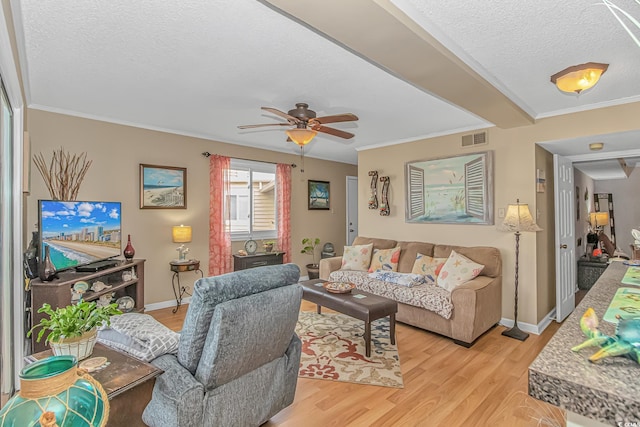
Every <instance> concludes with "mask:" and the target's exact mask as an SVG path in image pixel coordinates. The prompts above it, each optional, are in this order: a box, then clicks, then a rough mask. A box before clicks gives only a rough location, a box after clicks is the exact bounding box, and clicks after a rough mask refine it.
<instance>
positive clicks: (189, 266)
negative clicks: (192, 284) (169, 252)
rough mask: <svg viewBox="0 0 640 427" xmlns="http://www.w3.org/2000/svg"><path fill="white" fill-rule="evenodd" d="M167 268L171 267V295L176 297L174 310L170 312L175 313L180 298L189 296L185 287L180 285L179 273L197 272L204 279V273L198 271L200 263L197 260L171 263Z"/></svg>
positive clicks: (178, 306)
mask: <svg viewBox="0 0 640 427" xmlns="http://www.w3.org/2000/svg"><path fill="white" fill-rule="evenodd" d="M169 266H170V267H171V271H173V277H172V278H171V286H172V287H173V295H175V297H176V308H174V309H173V310H172V312H173V313H175V312H177V311H178V309H179V308H180V306H181V305H182V298H183V297H184V294H187V295H191V294H190V293H189V292H188V291H187V288H186V287H185V286H182V285H180V273H185V272H187V271H194V272H198V271H199V272H200V277H204V272H203V271H202V270H200V261H198V260H197V259H190V260H189V261H171V262H170V263H169Z"/></svg>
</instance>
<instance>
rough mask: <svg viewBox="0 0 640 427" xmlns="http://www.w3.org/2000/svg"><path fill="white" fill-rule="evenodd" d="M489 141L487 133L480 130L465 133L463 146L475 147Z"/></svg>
mask: <svg viewBox="0 0 640 427" xmlns="http://www.w3.org/2000/svg"><path fill="white" fill-rule="evenodd" d="M487 142H488V141H487V133H486V132H480V133H474V134H471V135H463V136H462V146H463V147H473V146H475V145H484V144H486V143H487Z"/></svg>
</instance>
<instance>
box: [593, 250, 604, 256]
mask: <svg viewBox="0 0 640 427" xmlns="http://www.w3.org/2000/svg"><path fill="white" fill-rule="evenodd" d="M592 255H593V256H601V255H602V249H598V248H596V249H594V250H593V254H592Z"/></svg>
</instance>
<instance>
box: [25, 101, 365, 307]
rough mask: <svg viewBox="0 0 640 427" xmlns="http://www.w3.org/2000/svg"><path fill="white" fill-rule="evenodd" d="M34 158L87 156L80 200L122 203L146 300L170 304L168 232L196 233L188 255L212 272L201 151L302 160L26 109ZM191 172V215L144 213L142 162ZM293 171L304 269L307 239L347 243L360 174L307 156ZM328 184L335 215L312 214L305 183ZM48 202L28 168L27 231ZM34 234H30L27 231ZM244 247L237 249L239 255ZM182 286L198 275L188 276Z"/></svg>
mask: <svg viewBox="0 0 640 427" xmlns="http://www.w3.org/2000/svg"><path fill="white" fill-rule="evenodd" d="M27 114H28V116H29V122H28V123H29V127H28V129H27V130H28V131H29V133H30V136H31V152H32V154H36V153H40V152H42V153H43V154H44V155H45V158H47V159H50V158H51V153H52V151H53V150H54V149H57V148H60V147H64V149H65V150H67V151H69V152H72V153H81V152H83V151H86V152H87V155H88V158H89V159H91V160H93V165H92V166H91V168H90V169H89V172H88V173H87V176H86V178H85V180H84V182H83V183H82V186H81V188H80V192H79V194H78V199H80V200H82V199H85V200H105V201H120V202H122V219H123V234H124V235H125V237H126V235H127V234H131V240H132V243H133V246H134V248H135V250H136V258H145V259H146V260H147V263H146V266H145V276H146V280H145V300H146V301H145V302H146V303H147V304H150V303H157V302H162V301H169V300H172V299H173V292H172V290H171V271H170V270H169V261H171V260H172V259H175V258H177V252H176V250H175V248H176V247H177V246H178V244H175V243H172V242H171V227H172V226H173V225H178V224H188V225H191V226H192V227H193V241H192V242H191V243H190V244H188V245H187V246H188V247H189V248H190V252H189V256H190V257H193V258H197V259H200V260H201V268H202V270H203V271H204V272H205V274H206V273H207V271H208V261H207V258H208V232H209V225H208V224H209V223H208V212H209V160H208V159H207V158H205V157H203V156H202V155H201V153H202V152H204V151H209V152H211V153H217V154H223V155H226V156H231V157H239V158H247V159H252V160H261V161H268V162H280V163H297V164H300V157H299V156H296V155H293V154H283V153H278V152H274V151H267V150H259V149H256V148H251V147H243V146H237V145H230V144H224V143H220V142H215V141H209V140H205V139H198V138H190V137H185V136H180V135H174V134H169V133H164V132H156V131H150V130H145V129H138V128H134V127H129V126H121V125H116V124H111V123H105V122H100V121H95V120H89V119H83V118H78V117H72V116H67V115H62V114H55V113H49V112H44V111H39V110H28V113H27ZM140 163H145V164H152V165H165V166H176V167H186V168H187V209H139V206H140V202H139V164H140ZM304 163H305V164H304V166H305V172H304V173H301V172H300V167H298V168H295V169H293V173H292V201H291V230H292V233H291V234H292V238H291V243H292V261H293V262H294V263H296V264H298V265H299V266H301V267H302V270H303V272H302V274H303V275H305V274H306V272H305V271H304V265H305V264H307V263H309V262H310V261H309V257H308V256H306V255H303V254H300V249H301V247H302V245H301V243H300V242H301V240H302V238H303V237H305V236H308V235H313V236H314V237H319V238H320V240H322V243H324V242H327V241H330V242H333V243H334V244H335V245H336V247H338V248H339V247H341V246H343V245H344V244H345V235H346V231H345V217H346V209H345V198H346V189H345V186H346V184H345V182H346V176H348V175H354V176H355V175H356V174H357V167H356V166H354V165H348V164H344V163H338V162H330V161H325V160H317V159H312V158H305V162H304ZM308 179H315V180H323V181H330V183H331V208H332V209H331V210H330V211H319V210H316V211H309V210H307V180H308ZM48 198H50V196H49V193H48V191H47V190H46V187H45V185H44V182H43V180H42V177H41V176H40V174H39V172H38V171H37V169H36V168H35V167H34V166H32V167H31V193H30V195H29V196H28V197H27V198H26V206H25V210H26V212H27V223H26V228H28V230H31V228H32V227H33V225H34V224H36V222H37V212H36V210H37V201H38V199H48ZM29 236H30V233H29ZM241 246H242V244H238V245H234V248H235V249H236V250H237V249H238V248H239V247H241ZM182 277H183V280H185V281H191V280H193V279H194V278H195V277H196V276H195V275H193V273H185V274H184V275H183V276H182Z"/></svg>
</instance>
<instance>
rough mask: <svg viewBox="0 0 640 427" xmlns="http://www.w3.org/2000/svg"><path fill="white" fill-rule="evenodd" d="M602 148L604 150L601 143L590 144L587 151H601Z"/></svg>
mask: <svg viewBox="0 0 640 427" xmlns="http://www.w3.org/2000/svg"><path fill="white" fill-rule="evenodd" d="M602 148H604V143H603V142H592V143H591V144H589V150H591V151H598V150H602Z"/></svg>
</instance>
